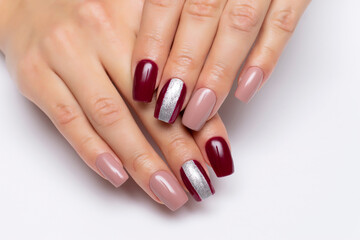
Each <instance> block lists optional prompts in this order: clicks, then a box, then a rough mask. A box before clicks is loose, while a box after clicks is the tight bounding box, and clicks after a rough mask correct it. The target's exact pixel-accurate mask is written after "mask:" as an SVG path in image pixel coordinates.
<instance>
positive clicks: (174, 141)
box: [168, 133, 188, 151]
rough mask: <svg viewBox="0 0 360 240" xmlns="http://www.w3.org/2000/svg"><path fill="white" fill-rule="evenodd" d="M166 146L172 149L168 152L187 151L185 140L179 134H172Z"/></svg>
mask: <svg viewBox="0 0 360 240" xmlns="http://www.w3.org/2000/svg"><path fill="white" fill-rule="evenodd" d="M168 146H169V147H170V148H169V149H172V150H170V151H174V150H181V149H188V148H187V141H186V139H185V138H184V137H182V136H181V134H179V133H176V134H173V136H172V138H171V140H170V142H169V144H168Z"/></svg>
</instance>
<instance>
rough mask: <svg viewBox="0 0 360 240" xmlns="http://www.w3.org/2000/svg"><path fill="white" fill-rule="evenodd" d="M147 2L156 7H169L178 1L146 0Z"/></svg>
mask: <svg viewBox="0 0 360 240" xmlns="http://www.w3.org/2000/svg"><path fill="white" fill-rule="evenodd" d="M147 2H148V3H150V4H152V5H155V6H157V7H165V8H168V7H171V6H173V5H174V4H175V3H176V2H178V1H174V0H147Z"/></svg>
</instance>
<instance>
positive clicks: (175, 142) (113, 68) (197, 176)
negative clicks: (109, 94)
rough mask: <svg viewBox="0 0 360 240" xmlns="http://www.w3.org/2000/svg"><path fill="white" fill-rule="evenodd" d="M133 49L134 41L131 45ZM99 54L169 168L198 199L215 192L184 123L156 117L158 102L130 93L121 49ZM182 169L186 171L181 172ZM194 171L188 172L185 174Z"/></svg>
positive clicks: (129, 77) (125, 59)
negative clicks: (138, 99)
mask: <svg viewBox="0 0 360 240" xmlns="http://www.w3.org/2000/svg"><path fill="white" fill-rule="evenodd" d="M128 48H129V49H131V44H129V45H128ZM100 55H101V59H102V62H103V63H104V66H105V67H106V70H107V72H108V73H109V74H110V76H111V78H112V80H113V81H114V83H115V85H116V86H117V87H118V89H119V90H120V91H121V93H122V95H123V96H124V98H126V99H127V101H128V102H129V104H130V105H131V106H132V107H133V108H134V110H135V111H136V113H137V114H138V116H139V117H140V119H141V121H142V122H143V124H144V125H145V127H146V129H147V130H148V131H149V133H150V134H151V136H152V138H153V139H154V140H155V142H156V144H157V145H158V146H159V147H160V149H161V151H162V153H163V155H164V156H165V158H166V160H167V162H168V165H169V167H170V168H171V169H172V171H173V173H174V174H175V176H176V177H177V179H179V181H180V182H182V183H183V186H184V187H186V188H187V189H188V190H189V192H190V193H191V195H192V196H193V197H194V199H195V200H197V201H201V200H203V199H205V198H207V197H209V196H211V195H212V194H214V193H215V190H214V188H213V186H212V184H211V181H210V178H209V176H208V172H207V170H206V163H205V161H204V158H203V157H202V154H201V152H200V150H199V148H198V147H197V145H196V143H195V141H194V139H193V137H192V136H191V134H190V133H189V132H188V131H186V129H185V128H184V126H182V124H181V121H180V120H178V121H176V122H175V123H174V124H173V125H171V126H169V125H167V124H164V123H162V122H160V121H158V120H156V119H155V118H154V117H153V109H154V106H155V102H152V103H150V104H146V105H144V104H142V103H139V102H135V101H134V100H133V99H132V95H131V88H132V83H131V75H130V74H129V73H128V72H127V71H123V70H122V68H121V67H119V62H120V63H124V65H123V66H122V67H123V69H129V68H130V64H129V65H128V66H127V65H126V64H127V63H129V62H130V61H129V59H127V58H126V57H122V58H121V61H114V60H113V59H114V58H116V56H124V55H123V54H121V50H120V49H119V48H117V47H116V46H113V45H111V44H109V45H108V48H103V49H101V50H100ZM182 172H183V174H181V173H182ZM189 172H191V174H189V175H187V174H186V173H189Z"/></svg>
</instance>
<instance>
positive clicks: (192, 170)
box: [182, 160, 212, 199]
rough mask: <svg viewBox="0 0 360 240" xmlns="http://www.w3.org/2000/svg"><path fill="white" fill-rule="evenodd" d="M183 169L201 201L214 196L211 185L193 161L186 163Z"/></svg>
mask: <svg viewBox="0 0 360 240" xmlns="http://www.w3.org/2000/svg"><path fill="white" fill-rule="evenodd" d="M182 169H183V170H184V172H185V175H186V176H187V178H188V179H189V181H190V183H191V185H192V186H193V187H194V189H195V191H196V192H197V193H198V194H199V196H200V198H201V199H205V198H208V197H210V196H211V195H212V193H211V189H210V186H209V184H208V183H207V181H206V179H205V177H204V176H203V175H202V173H201V172H200V170H199V168H198V167H197V166H196V164H195V162H194V161H193V160H190V161H187V162H186V163H184V164H183V165H182Z"/></svg>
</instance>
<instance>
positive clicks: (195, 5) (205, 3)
mask: <svg viewBox="0 0 360 240" xmlns="http://www.w3.org/2000/svg"><path fill="white" fill-rule="evenodd" d="M220 6H221V1H219V0H190V1H189V5H188V8H187V12H188V13H189V14H190V15H192V16H196V17H200V18H209V17H215V16H216V15H217V14H218V12H219V11H220Z"/></svg>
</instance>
